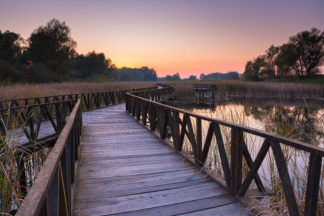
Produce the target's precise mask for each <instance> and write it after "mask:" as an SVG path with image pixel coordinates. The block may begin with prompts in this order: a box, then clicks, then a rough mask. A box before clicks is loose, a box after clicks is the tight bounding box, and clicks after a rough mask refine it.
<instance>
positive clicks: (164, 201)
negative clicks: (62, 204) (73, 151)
mask: <svg viewBox="0 0 324 216" xmlns="http://www.w3.org/2000/svg"><path fill="white" fill-rule="evenodd" d="M226 193H227V192H226V191H225V190H224V189H222V188H220V187H219V186H218V187H217V185H216V184H214V183H211V182H208V183H203V184H199V185H196V186H189V187H183V188H177V189H171V190H165V191H158V192H152V193H145V194H138V195H130V196H123V197H114V198H104V199H87V200H82V201H78V200H77V201H75V203H74V208H75V210H74V212H75V214H76V215H84V214H87V215H89V214H92V215H102V214H116V213H121V212H127V211H135V210H140V209H146V208H153V207H158V206H164V205H170V204H173V203H180V202H186V201H192V200H196V199H203V198H207V197H212V196H217V195H223V194H226ZM78 213H80V214H78Z"/></svg>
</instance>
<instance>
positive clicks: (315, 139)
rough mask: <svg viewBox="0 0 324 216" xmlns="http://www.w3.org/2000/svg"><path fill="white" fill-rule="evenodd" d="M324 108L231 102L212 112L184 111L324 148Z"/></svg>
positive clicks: (314, 103)
mask: <svg viewBox="0 0 324 216" xmlns="http://www.w3.org/2000/svg"><path fill="white" fill-rule="evenodd" d="M323 105H324V104H323V103H321V102H318V101H304V100H302V101H295V102H292V101H288V102H286V103H285V102H283V101H275V100H267V101H264V100H261V101H260V100H253V101H242V100H231V101H224V102H221V103H218V104H215V106H214V107H212V108H206V107H205V108H204V107H193V106H190V107H189V106H183V107H182V108H184V109H186V110H188V111H190V112H193V113H197V114H201V115H205V116H208V117H212V118H216V119H222V120H225V121H229V122H234V123H237V124H240V125H244V126H248V127H252V128H255V129H260V130H264V131H267V132H270V133H274V134H278V135H282V136H285V137H289V138H292V139H296V140H299V141H303V142H306V143H309V144H313V145H320V146H322V147H323V146H324V140H323V135H324V134H323V133H324V106H323Z"/></svg>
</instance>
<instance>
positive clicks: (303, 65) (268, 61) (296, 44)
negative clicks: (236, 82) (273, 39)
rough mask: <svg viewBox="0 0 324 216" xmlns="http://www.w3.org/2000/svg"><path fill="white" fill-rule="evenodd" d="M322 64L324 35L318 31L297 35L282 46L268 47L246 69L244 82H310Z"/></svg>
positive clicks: (323, 61)
mask: <svg viewBox="0 0 324 216" xmlns="http://www.w3.org/2000/svg"><path fill="white" fill-rule="evenodd" d="M323 63H324V32H321V31H320V30H318V29H317V28H312V29H311V30H310V31H303V32H299V33H297V34H296V35H294V36H292V37H290V38H289V41H288V42H287V43H285V44H283V45H281V46H273V45H272V46H270V47H269V49H268V50H266V52H265V54H263V55H260V56H258V57H257V58H255V59H254V60H252V61H248V62H247V63H246V65H245V70H244V73H243V78H244V79H245V80H252V81H260V80H270V79H278V78H279V79H280V78H284V77H298V78H300V79H304V78H311V77H313V76H315V75H316V74H319V73H320V70H319V67H320V66H321V65H323Z"/></svg>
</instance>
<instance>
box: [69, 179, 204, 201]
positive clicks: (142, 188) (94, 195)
mask: <svg viewBox="0 0 324 216" xmlns="http://www.w3.org/2000/svg"><path fill="white" fill-rule="evenodd" d="M207 181H208V180H207V179H198V180H193V181H184V182H177V183H171V184H160V185H153V186H150V185H143V184H138V183H136V184H127V185H121V186H118V185H116V184H114V187H109V188H108V189H106V190H104V191H103V190H102V187H101V186H98V187H96V185H92V188H89V189H88V190H83V191H82V193H81V192H78V194H77V195H76V196H75V197H74V200H75V201H77V200H88V199H104V198H112V197H122V196H129V195H135V194H144V193H152V192H157V191H165V190H171V189H177V188H182V187H189V186H194V185H198V184H201V183H205V182H207Z"/></svg>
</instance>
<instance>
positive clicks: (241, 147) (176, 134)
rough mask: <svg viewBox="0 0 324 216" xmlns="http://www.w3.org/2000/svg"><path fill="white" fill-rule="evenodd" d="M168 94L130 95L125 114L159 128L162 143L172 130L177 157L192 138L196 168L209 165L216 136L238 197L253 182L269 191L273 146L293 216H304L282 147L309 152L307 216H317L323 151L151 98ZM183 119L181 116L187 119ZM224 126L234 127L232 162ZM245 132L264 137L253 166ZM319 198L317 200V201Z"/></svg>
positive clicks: (229, 184)
mask: <svg viewBox="0 0 324 216" xmlns="http://www.w3.org/2000/svg"><path fill="white" fill-rule="evenodd" d="M163 91H164V92H165V90H163V89H159V90H155V91H151V92H150V94H151V95H148V93H147V92H146V93H140V92H136V94H133V93H126V97H125V101H126V111H127V112H128V113H130V114H131V115H132V116H133V117H135V118H136V119H137V120H138V121H141V123H142V124H143V125H147V123H149V127H150V129H151V130H152V131H156V130H157V129H159V130H158V133H159V136H160V138H161V139H165V138H166V137H167V135H168V133H170V132H169V131H171V133H170V134H169V135H170V136H171V137H172V139H173V145H174V148H175V150H176V151H177V152H181V151H182V148H183V144H184V137H185V136H187V138H188V140H189V142H190V144H191V146H192V151H193V155H194V159H195V163H196V164H197V165H199V166H203V165H204V164H205V161H206V159H207V156H208V152H209V148H210V146H211V142H212V138H213V136H214V135H215V137H216V139H215V140H216V143H215V144H216V145H217V146H218V151H219V155H220V157H221V164H222V171H223V173H224V177H225V182H226V187H227V189H228V190H229V192H230V194H232V195H233V196H238V197H241V196H244V195H245V193H246V192H247V190H248V189H249V187H250V185H251V182H252V180H254V181H255V183H256V185H257V187H258V189H259V190H260V191H261V192H265V187H264V186H263V184H262V181H261V178H260V177H259V175H258V173H257V172H258V170H259V168H260V166H261V164H262V162H263V160H264V158H265V157H266V154H267V153H268V152H269V150H270V147H271V149H272V152H273V155H274V160H275V161H276V165H277V168H278V172H279V176H280V179H281V182H282V187H283V191H284V194H285V198H286V202H287V207H288V210H289V213H290V215H299V210H298V205H297V202H296V198H295V194H294V190H293V187H292V184H291V180H290V176H289V172H288V169H287V165H286V162H285V159H284V155H283V152H282V149H281V146H280V143H281V144H284V145H287V146H291V147H294V148H296V149H300V150H304V151H307V152H309V153H310V157H309V169H308V181H307V189H306V203H305V210H304V212H305V215H316V211H317V200H318V196H316V195H317V194H318V190H319V182H320V176H321V167H322V157H324V149H323V148H320V147H318V146H313V145H310V144H307V143H304V142H300V141H296V140H293V139H290V138H286V137H283V136H279V135H275V134H271V133H268V132H264V131H261V130H257V129H253V128H250V127H245V126H241V125H238V124H234V123H230V122H227V121H223V120H219V119H214V118H209V117H206V116H202V115H198V114H194V113H191V112H188V111H185V110H182V109H179V108H176V107H172V106H169V105H165V104H162V103H159V102H157V101H152V100H150V99H151V98H155V97H156V95H157V94H159V92H160V93H161V92H163ZM144 96H145V98H144ZM179 114H182V116H183V118H182V119H181V118H180V115H179ZM192 118H194V119H195V120H196V121H195V122H196V127H195V128H194V127H193V125H192V120H191V119H192ZM202 120H205V121H208V122H209V127H208V132H207V136H206V139H205V140H203V139H202V124H201V123H202ZM220 125H221V126H225V127H229V128H231V140H230V144H231V147H230V158H228V156H227V154H226V151H225V145H224V141H223V137H222V132H221V130H220ZM243 132H244V133H248V134H253V135H256V136H259V137H262V138H265V140H264V142H263V144H262V146H261V148H260V150H259V152H258V154H257V156H256V158H255V160H254V161H253V160H252V157H251V155H250V152H249V150H248V148H247V145H246V143H245V141H244V137H243ZM203 143H204V145H203ZM243 158H245V161H246V162H247V165H248V167H249V168H250V170H249V172H248V173H247V175H246V177H245V179H243ZM229 162H230V163H229ZM314 194H316V195H315V196H314Z"/></svg>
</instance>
